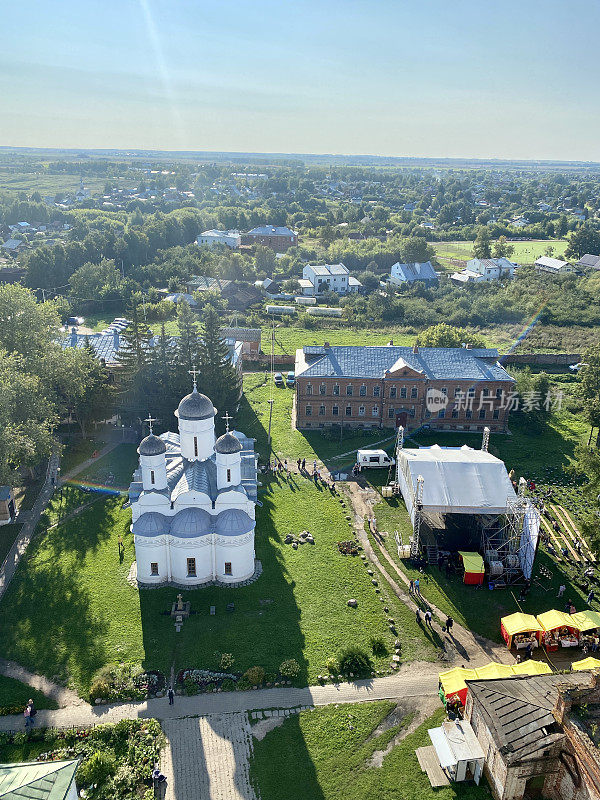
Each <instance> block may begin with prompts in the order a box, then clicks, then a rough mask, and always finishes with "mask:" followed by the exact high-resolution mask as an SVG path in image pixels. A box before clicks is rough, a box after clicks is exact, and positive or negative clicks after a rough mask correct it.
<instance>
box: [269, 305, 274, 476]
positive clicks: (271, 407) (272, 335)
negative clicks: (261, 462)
mask: <svg viewBox="0 0 600 800" xmlns="http://www.w3.org/2000/svg"><path fill="white" fill-rule="evenodd" d="M274 370H275V317H273V327H272V328H271V386H270V388H269V395H270V396H269V433H268V435H267V452H268V454H269V461H270V460H271V422H272V420H273V403H274V402H275V401H274V399H273V375H274Z"/></svg>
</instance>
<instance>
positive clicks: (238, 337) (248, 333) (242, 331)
mask: <svg viewBox="0 0 600 800" xmlns="http://www.w3.org/2000/svg"><path fill="white" fill-rule="evenodd" d="M261 333H262V331H261V329H260V328H221V336H222V337H223V339H225V341H226V342H227V343H228V344H229V343H230V342H241V343H242V355H243V356H244V360H247V361H258V359H259V358H260V337H261Z"/></svg>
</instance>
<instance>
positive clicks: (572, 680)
mask: <svg viewBox="0 0 600 800" xmlns="http://www.w3.org/2000/svg"><path fill="white" fill-rule="evenodd" d="M467 686H468V689H469V691H468V694H467V701H466V706H465V719H466V720H467V721H468V722H469V723H470V724H471V727H472V729H473V731H474V733H475V735H476V737H477V740H478V742H479V744H480V745H481V749H482V750H483V753H484V754H485V763H484V768H483V772H484V775H485V777H486V778H487V780H488V783H489V785H490V788H491V790H492V795H493V797H494V800H521V798H524V797H545V798H551V799H552V800H598V798H599V797H600V755H599V752H598V748H597V742H594V741H593V740H592V738H591V737H592V736H593V735H594V732H593V731H594V729H595V728H597V721H598V715H599V714H600V678H599V676H598V675H597V674H596V673H590V672H586V671H583V672H573V673H571V674H563V675H561V674H549V675H534V676H515V677H512V678H504V679H496V680H487V681H467Z"/></svg>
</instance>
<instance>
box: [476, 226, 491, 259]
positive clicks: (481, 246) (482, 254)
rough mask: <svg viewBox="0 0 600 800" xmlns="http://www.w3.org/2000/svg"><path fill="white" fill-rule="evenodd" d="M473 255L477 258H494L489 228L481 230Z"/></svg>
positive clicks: (478, 232)
mask: <svg viewBox="0 0 600 800" xmlns="http://www.w3.org/2000/svg"><path fill="white" fill-rule="evenodd" d="M473 255H474V256H475V258H491V257H492V243H491V240H490V232H489V230H488V229H487V228H483V227H482V228H479V230H478V231H477V236H476V237H475V243H474V245H473Z"/></svg>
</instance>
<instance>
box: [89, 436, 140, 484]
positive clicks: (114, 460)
mask: <svg viewBox="0 0 600 800" xmlns="http://www.w3.org/2000/svg"><path fill="white" fill-rule="evenodd" d="M94 449H98V448H94ZM136 449H137V448H136V445H134V444H119V445H117V447H115V449H114V450H111V452H110V453H107V454H106V455H105V456H102V458H99V459H98V460H97V461H95V462H94V463H93V464H92V465H91V466H89V467H88V468H87V469H86V470H84V471H83V472H80V473H79V474H78V475H76V476H75V478H74V480H75V482H77V481H84V482H89V483H95V484H99V485H101V486H109V487H114V488H116V489H127V487H128V486H129V484H130V483H131V477H132V475H133V472H134V470H135V469H136V468H137V466H138V455H137V452H136Z"/></svg>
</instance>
